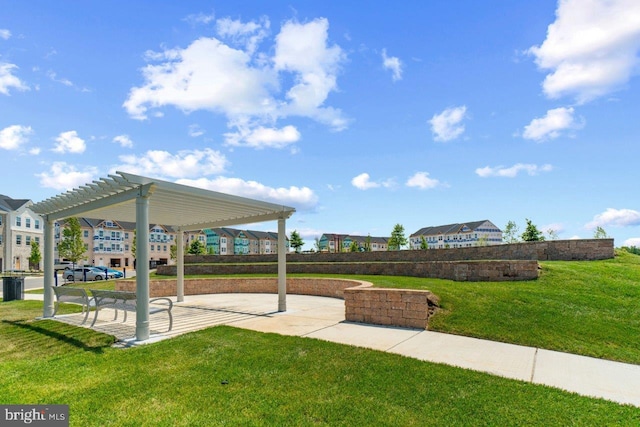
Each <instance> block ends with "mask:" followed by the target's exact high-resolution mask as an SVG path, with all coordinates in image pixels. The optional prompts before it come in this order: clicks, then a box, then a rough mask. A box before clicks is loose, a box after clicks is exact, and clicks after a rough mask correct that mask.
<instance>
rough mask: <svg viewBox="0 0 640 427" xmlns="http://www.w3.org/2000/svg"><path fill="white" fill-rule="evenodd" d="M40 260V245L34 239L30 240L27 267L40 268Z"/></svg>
mask: <svg viewBox="0 0 640 427" xmlns="http://www.w3.org/2000/svg"><path fill="white" fill-rule="evenodd" d="M41 260H42V253H41V252H40V245H39V244H38V243H37V242H36V241H35V240H32V241H31V255H29V268H31V269H33V270H40V261H41Z"/></svg>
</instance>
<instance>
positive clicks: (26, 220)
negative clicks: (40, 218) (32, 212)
mask: <svg viewBox="0 0 640 427" xmlns="http://www.w3.org/2000/svg"><path fill="white" fill-rule="evenodd" d="M24 225H25V226H26V227H27V228H31V218H25V220H24Z"/></svg>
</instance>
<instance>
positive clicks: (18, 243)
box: [16, 234, 22, 246]
mask: <svg viewBox="0 0 640 427" xmlns="http://www.w3.org/2000/svg"><path fill="white" fill-rule="evenodd" d="M16 245H18V246H20V245H22V235H21V234H16Z"/></svg>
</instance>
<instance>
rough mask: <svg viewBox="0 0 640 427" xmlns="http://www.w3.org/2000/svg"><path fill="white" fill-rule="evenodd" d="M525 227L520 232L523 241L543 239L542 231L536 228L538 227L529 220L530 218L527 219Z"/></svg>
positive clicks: (539, 240)
mask: <svg viewBox="0 0 640 427" xmlns="http://www.w3.org/2000/svg"><path fill="white" fill-rule="evenodd" d="M526 221H527V228H525V230H524V233H522V236H521V237H522V240H523V241H525V242H542V241H544V236H543V235H542V232H541V231H540V230H538V227H536V225H535V224H534V223H533V222H531V220H530V219H527V220H526Z"/></svg>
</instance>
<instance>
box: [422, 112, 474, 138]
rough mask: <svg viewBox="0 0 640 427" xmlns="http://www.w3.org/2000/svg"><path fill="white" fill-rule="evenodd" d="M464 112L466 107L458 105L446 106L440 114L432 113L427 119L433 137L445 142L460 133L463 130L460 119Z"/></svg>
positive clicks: (462, 117)
mask: <svg viewBox="0 0 640 427" xmlns="http://www.w3.org/2000/svg"><path fill="white" fill-rule="evenodd" d="M466 113H467V107H466V106H465V105H462V106H460V107H454V108H447V109H446V110H444V111H443V112H442V113H440V114H434V116H433V117H432V118H431V120H429V123H430V124H431V132H433V139H435V140H436V141H442V142H446V141H451V140H452V139H456V138H457V137H459V136H460V135H462V133H463V132H464V125H463V124H462V120H464V118H465V115H466Z"/></svg>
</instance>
